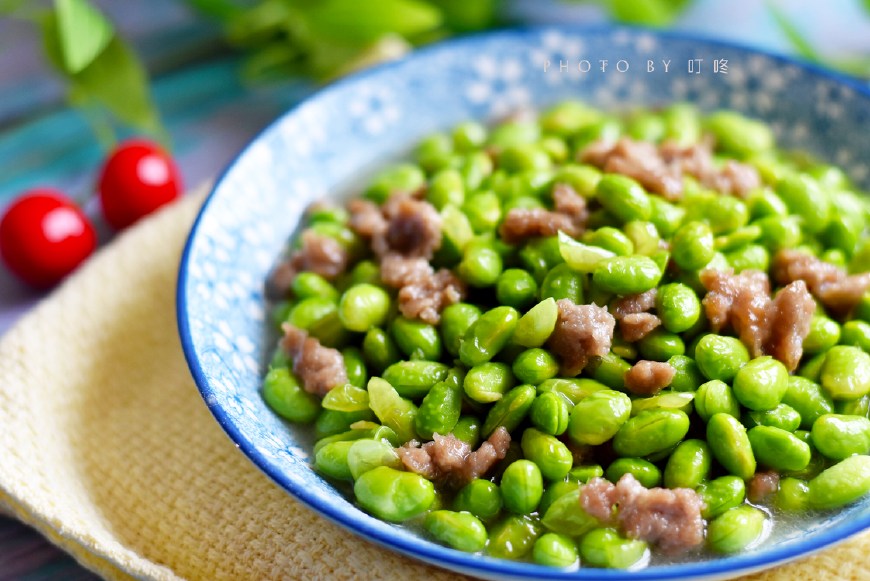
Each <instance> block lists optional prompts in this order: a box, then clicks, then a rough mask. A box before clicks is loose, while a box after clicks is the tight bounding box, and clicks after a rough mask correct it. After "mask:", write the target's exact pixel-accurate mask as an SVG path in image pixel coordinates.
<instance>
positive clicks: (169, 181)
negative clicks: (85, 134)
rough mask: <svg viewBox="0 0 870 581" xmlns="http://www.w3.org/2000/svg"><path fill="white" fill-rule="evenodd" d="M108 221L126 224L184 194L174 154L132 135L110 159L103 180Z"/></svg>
mask: <svg viewBox="0 0 870 581" xmlns="http://www.w3.org/2000/svg"><path fill="white" fill-rule="evenodd" d="M99 191H100V203H101V204H102V207H103V215H104V216H105V218H106V222H108V223H109V225H110V226H112V227H113V228H115V229H116V230H120V229H122V228H126V227H127V226H129V225H130V224H132V223H134V222H136V221H137V220H139V218H142V217H143V216H145V215H147V214H150V213H151V212H153V211H154V210H156V209H157V208H159V207H160V206H163V205H164V204H168V203H169V202H171V201H172V200H174V199H176V198H177V197H178V196H179V195H180V194H181V176H180V174H179V172H178V168H177V167H176V165H175V162H174V161H173V160H172V158H171V157H170V156H169V155H168V154H167V153H166V152H165V151H164V150H163V149H162V148H161V147H160V146H159V145H157V144H156V143H154V142H152V141H148V140H146V139H131V140H128V141H125V142H123V143H121V144H119V145H118V147H117V148H115V150H114V151H113V152H112V154H111V155H110V156H109V158H108V159H107V160H106V164H105V165H104V166H103V170H102V172H101V174H100V181H99Z"/></svg>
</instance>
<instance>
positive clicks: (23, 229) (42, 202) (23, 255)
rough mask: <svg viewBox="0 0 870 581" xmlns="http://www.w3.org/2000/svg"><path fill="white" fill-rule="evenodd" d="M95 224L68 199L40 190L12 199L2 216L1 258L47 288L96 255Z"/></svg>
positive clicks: (25, 278) (28, 279) (25, 277)
mask: <svg viewBox="0 0 870 581" xmlns="http://www.w3.org/2000/svg"><path fill="white" fill-rule="evenodd" d="M96 247H97V235H96V233H95V231H94V227H93V225H92V224H91V222H90V220H88V218H87V216H85V215H84V214H83V213H82V211H81V210H80V209H79V208H78V207H77V206H76V205H75V204H73V203H72V202H71V201H70V200H69V198H67V197H66V196H64V195H63V194H61V193H60V192H58V191H56V190H50V189H37V190H31V191H29V192H27V193H25V194H24V195H23V196H21V197H20V198H18V199H17V200H15V201H14V202H12V205H10V206H9V209H8V210H6V214H5V215H4V216H3V219H2V220H0V256H2V257H3V260H4V261H5V262H6V264H7V265H8V266H9V270H11V271H12V272H14V273H15V274H16V275H18V277H19V278H21V280H23V281H24V282H26V283H28V284H30V285H31V286H34V287H36V288H40V289H42V288H48V287H50V286H52V285H54V284H56V283H57V282H59V281H60V280H61V279H62V278H64V277H65V276H66V275H68V274H69V273H70V272H72V271H73V270H75V268H76V267H77V266H78V265H79V264H81V263H82V261H84V259H86V258H87V257H88V256H90V255H91V253H93V251H94V249H95V248H96Z"/></svg>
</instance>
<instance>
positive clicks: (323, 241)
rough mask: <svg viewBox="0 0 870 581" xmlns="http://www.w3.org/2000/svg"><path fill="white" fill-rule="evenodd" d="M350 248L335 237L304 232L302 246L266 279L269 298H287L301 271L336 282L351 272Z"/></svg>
mask: <svg viewBox="0 0 870 581" xmlns="http://www.w3.org/2000/svg"><path fill="white" fill-rule="evenodd" d="M347 264H348V255H347V249H346V248H345V247H344V246H342V244H341V243H340V242H339V241H338V240H336V239H335V238H332V237H331V236H325V235H323V234H318V233H317V232H315V231H313V230H305V231H304V232H303V233H302V245H301V246H300V248H299V249H298V250H295V251H294V252H293V253H292V254H291V255H290V256H289V257H288V258H287V259H285V260H283V261H281V262H280V263H278V264H277V265H276V266H275V268H274V269H272V272H271V273H270V274H269V277H268V278H267V280H266V296H267V297H268V298H270V299H272V300H280V299H282V298H286V296H287V293H288V292H289V291H290V287H291V286H292V284H293V280H294V279H295V278H296V275H297V274H299V273H300V272H303V271H306V272H314V273H316V274H319V275H320V276H322V277H323V278H326V279H329V280H332V279H334V278H335V277H337V276H338V275H340V274H342V273H343V272H344V271H345V270H347Z"/></svg>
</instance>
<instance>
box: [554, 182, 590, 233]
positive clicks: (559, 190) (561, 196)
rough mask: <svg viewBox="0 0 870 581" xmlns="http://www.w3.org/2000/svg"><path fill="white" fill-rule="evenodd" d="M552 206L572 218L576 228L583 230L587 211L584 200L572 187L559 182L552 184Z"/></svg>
mask: <svg viewBox="0 0 870 581" xmlns="http://www.w3.org/2000/svg"><path fill="white" fill-rule="evenodd" d="M553 206H554V208H555V209H556V212H558V213H560V214H564V215H565V216H568V217H569V218H571V219H573V220H574V225H575V226H576V228H577V230H580V231H582V230H583V227H584V226H585V224H586V219H587V218H588V217H589V212H588V210H587V209H586V200H585V199H584V198H583V196H581V195H580V194H578V193H577V191H576V190H575V189H574V188H572V187H571V186H569V185H568V184H564V183H561V182H559V183H556V185H554V186H553ZM566 234H569V232H566Z"/></svg>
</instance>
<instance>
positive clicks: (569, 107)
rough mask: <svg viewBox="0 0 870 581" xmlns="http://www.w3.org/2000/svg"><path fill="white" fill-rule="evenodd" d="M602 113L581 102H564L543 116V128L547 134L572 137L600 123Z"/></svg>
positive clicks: (541, 120) (548, 110) (545, 112)
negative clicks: (593, 124) (585, 128)
mask: <svg viewBox="0 0 870 581" xmlns="http://www.w3.org/2000/svg"><path fill="white" fill-rule="evenodd" d="M601 118H602V113H601V111H599V110H598V109H593V108H592V107H590V106H589V105H587V104H586V103H582V102H580V101H563V102H561V103H559V104H557V105H554V106H553V107H551V108H549V109H547V110H546V111H544V112H543V113H542V114H541V119H540V122H541V127H542V128H543V129H544V131H546V132H547V133H555V134H556V135H560V136H562V137H570V136H571V135H574V134H575V133H577V132H578V131H580V130H581V129H583V128H584V127H588V126H589V125H591V124H592V123H595V122H597V121H599V120H600V119H601Z"/></svg>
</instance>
